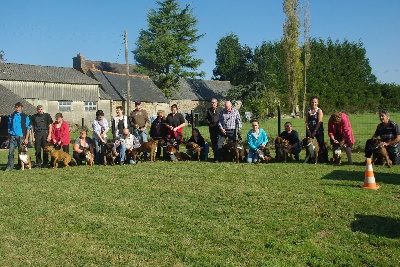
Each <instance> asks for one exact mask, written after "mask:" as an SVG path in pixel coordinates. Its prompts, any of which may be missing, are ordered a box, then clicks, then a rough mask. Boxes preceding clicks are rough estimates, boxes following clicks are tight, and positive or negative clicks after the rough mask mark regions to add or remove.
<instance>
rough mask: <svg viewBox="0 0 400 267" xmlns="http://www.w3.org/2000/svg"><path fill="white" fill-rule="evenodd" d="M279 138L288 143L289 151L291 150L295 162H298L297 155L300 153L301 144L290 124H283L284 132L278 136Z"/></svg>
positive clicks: (297, 134)
mask: <svg viewBox="0 0 400 267" xmlns="http://www.w3.org/2000/svg"><path fill="white" fill-rule="evenodd" d="M279 137H281V138H283V139H286V140H288V141H289V147H288V149H289V150H292V154H293V155H294V159H295V160H300V158H299V154H300V151H301V142H300V139H299V133H298V132H297V131H295V130H293V127H292V123H291V122H289V121H288V122H285V130H284V131H283V132H282V133H281V134H280V135H279Z"/></svg>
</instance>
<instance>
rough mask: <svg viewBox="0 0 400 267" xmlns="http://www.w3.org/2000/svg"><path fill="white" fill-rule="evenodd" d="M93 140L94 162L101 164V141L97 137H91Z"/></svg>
mask: <svg viewBox="0 0 400 267" xmlns="http://www.w3.org/2000/svg"><path fill="white" fill-rule="evenodd" d="M93 141H94V150H95V163H96V164H101V163H102V160H101V141H100V140H98V139H93Z"/></svg>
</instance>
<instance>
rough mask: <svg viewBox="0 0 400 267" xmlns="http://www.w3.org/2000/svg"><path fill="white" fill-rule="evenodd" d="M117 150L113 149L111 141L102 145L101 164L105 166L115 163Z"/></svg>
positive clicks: (113, 145)
mask: <svg viewBox="0 0 400 267" xmlns="http://www.w3.org/2000/svg"><path fill="white" fill-rule="evenodd" d="M117 155H118V154H117V151H116V150H115V144H114V142H113V141H108V142H107V143H106V144H105V145H104V151H103V165H104V166H107V164H110V165H111V166H114V165H115V158H116V157H117Z"/></svg>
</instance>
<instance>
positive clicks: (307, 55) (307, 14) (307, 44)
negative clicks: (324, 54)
mask: <svg viewBox="0 0 400 267" xmlns="http://www.w3.org/2000/svg"><path fill="white" fill-rule="evenodd" d="M303 55H304V57H303V58H304V60H303V62H304V66H303V68H304V94H303V105H302V112H301V114H302V117H303V118H304V116H305V109H306V105H307V69H308V67H309V65H310V56H311V53H310V1H308V0H307V1H306V4H305V6H304V54H303Z"/></svg>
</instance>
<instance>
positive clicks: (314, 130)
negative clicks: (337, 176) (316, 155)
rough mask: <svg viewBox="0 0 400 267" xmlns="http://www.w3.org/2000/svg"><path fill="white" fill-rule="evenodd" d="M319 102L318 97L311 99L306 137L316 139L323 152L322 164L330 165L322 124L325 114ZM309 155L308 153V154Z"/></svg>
mask: <svg viewBox="0 0 400 267" xmlns="http://www.w3.org/2000/svg"><path fill="white" fill-rule="evenodd" d="M318 104H319V100H318V97H316V96H313V97H311V99H310V109H309V110H308V111H307V116H306V132H307V134H306V136H307V137H311V138H314V137H315V138H316V139H317V142H318V145H319V149H320V150H321V152H322V159H321V162H325V163H328V151H327V150H326V147H325V141H324V125H323V122H322V118H323V117H324V113H323V112H322V109H320V108H319V107H318ZM306 153H307V155H308V152H306Z"/></svg>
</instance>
